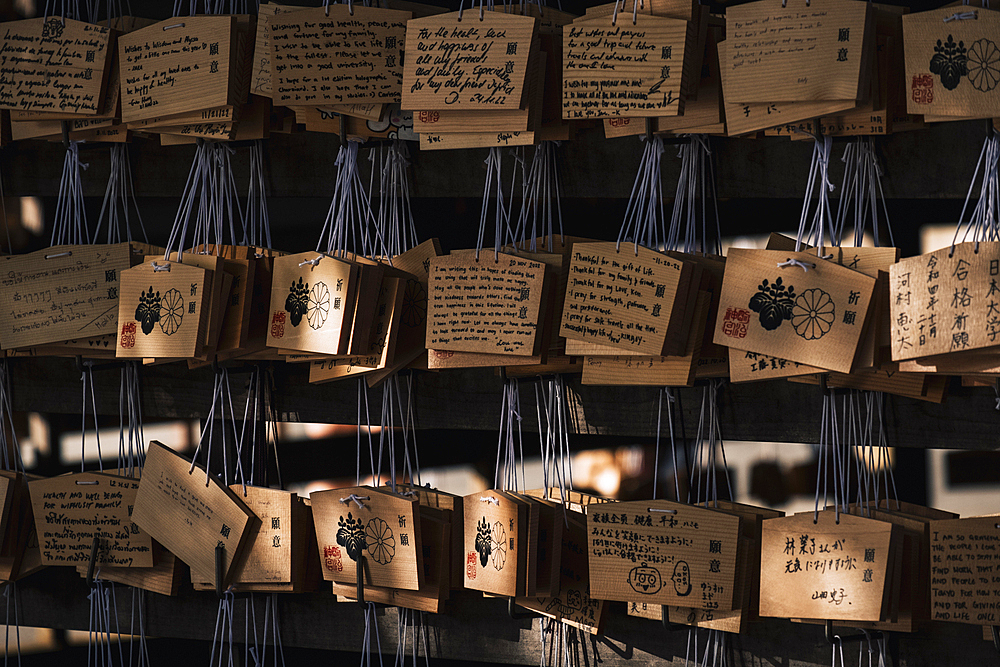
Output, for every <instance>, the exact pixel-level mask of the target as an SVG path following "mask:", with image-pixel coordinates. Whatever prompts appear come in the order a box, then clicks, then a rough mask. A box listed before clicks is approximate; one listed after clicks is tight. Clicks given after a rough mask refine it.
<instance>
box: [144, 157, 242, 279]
mask: <svg viewBox="0 0 1000 667" xmlns="http://www.w3.org/2000/svg"><path fill="white" fill-rule="evenodd" d="M232 152H233V151H232V149H231V148H229V147H228V146H226V145H224V144H214V143H203V144H199V145H198V147H197V148H196V149H195V156H194V160H193V161H192V163H191V170H190V171H189V172H188V178H187V181H186V182H185V184H184V191H183V193H182V194H181V202H180V205H179V206H178V208H177V213H176V214H175V215H174V224H173V227H172V228H171V230H170V236H169V238H168V239H167V246H166V253H165V254H164V259H170V256H171V254H172V253H173V252H176V253H177V261H182V259H183V253H184V246H185V245H186V241H187V239H188V230H189V228H190V227H191V218H192V213H194V212H195V207H196V206H197V213H195V215H194V227H193V229H191V240H192V244H193V245H197V244H201V245H202V250H201V253H202V254H207V253H208V248H209V246H214V247H215V248H216V254H218V246H219V245H222V244H225V243H229V244H236V243H237V239H239V238H241V236H240V235H238V234H237V232H236V221H237V220H238V221H239V222H240V226H241V228H242V237H245V236H246V233H247V232H246V228H245V226H244V221H243V213H242V211H241V210H240V207H239V199H238V198H237V196H236V183H235V181H234V180H233V173H232V167H231V164H230V159H229V158H230V155H231V154H232ZM227 229H228V232H229V233H228V235H227V234H226V231H227Z"/></svg>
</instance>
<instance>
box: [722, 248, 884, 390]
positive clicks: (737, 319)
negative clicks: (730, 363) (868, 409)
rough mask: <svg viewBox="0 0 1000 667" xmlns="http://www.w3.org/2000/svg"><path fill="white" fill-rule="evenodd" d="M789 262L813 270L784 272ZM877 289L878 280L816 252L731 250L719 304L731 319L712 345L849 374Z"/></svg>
mask: <svg viewBox="0 0 1000 667" xmlns="http://www.w3.org/2000/svg"><path fill="white" fill-rule="evenodd" d="M789 259H795V260H797V261H800V262H803V263H805V264H806V265H807V266H809V265H812V267H811V268H809V270H808V271H806V270H803V269H802V268H801V267H799V266H795V265H790V266H785V267H783V268H779V267H778V264H780V263H783V262H786V261H788V260H789ZM874 290H875V279H874V278H871V277H869V276H866V275H864V274H863V273H861V272H858V271H853V270H851V269H848V268H845V267H842V266H839V265H837V264H833V263H832V262H824V261H817V260H816V257H815V255H809V254H808V253H804V252H799V253H796V252H784V251H780V250H746V249H742V248H733V249H732V250H730V251H729V255H728V256H727V260H726V275H725V279H724V281H723V284H722V296H721V298H720V302H719V313H720V314H722V313H725V315H724V316H723V317H722V318H721V319H719V320H718V321H717V322H716V328H715V338H714V340H715V342H716V343H717V344H719V345H727V346H729V347H732V348H736V349H738V350H745V351H749V352H757V353H760V354H766V355H771V356H780V357H782V358H785V359H788V360H789V361H797V362H799V363H802V364H807V365H810V366H814V367H816V368H823V369H827V370H833V371H838V372H841V373H849V372H850V371H851V366H852V361H853V359H854V354H855V351H856V349H857V347H858V344H859V342H860V340H861V333H862V329H863V328H864V323H865V316H866V314H867V312H868V304H869V302H870V301H871V299H872V297H873V294H874ZM748 318H749V322H747V321H746V320H747V319H748ZM786 320H787V324H786Z"/></svg>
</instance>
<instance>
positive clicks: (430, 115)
mask: <svg viewBox="0 0 1000 667" xmlns="http://www.w3.org/2000/svg"><path fill="white" fill-rule="evenodd" d="M419 118H420V122H421V123H436V122H438V121H439V120H440V119H441V114H439V113H438V112H437V111H421V112H420V114H419Z"/></svg>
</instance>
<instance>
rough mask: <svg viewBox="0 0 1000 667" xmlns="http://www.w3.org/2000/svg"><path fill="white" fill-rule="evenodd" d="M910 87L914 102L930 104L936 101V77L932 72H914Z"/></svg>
mask: <svg viewBox="0 0 1000 667" xmlns="http://www.w3.org/2000/svg"><path fill="white" fill-rule="evenodd" d="M910 87H911V90H912V94H913V101H914V103H916V104H930V103H931V102H933V101H934V77H933V76H931V75H930V74H914V75H913V81H912V83H911V86H910Z"/></svg>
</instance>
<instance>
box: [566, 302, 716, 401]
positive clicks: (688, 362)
mask: <svg viewBox="0 0 1000 667" xmlns="http://www.w3.org/2000/svg"><path fill="white" fill-rule="evenodd" d="M710 298H711V297H710V295H709V294H708V292H699V294H698V303H697V306H696V308H695V313H694V324H693V325H692V326H691V331H690V335H689V336H688V345H687V350H686V351H685V353H684V354H683V355H681V356H675V357H647V356H634V355H619V356H610V357H599V356H588V357H587V358H586V359H585V360H584V363H583V377H582V379H581V382H582V384H591V385H652V386H660V387H679V386H691V385H692V384H693V382H694V372H695V366H696V364H697V361H698V356H699V353H700V350H701V342H702V340H703V338H704V336H705V322H706V320H707V319H708V304H709V300H710Z"/></svg>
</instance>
